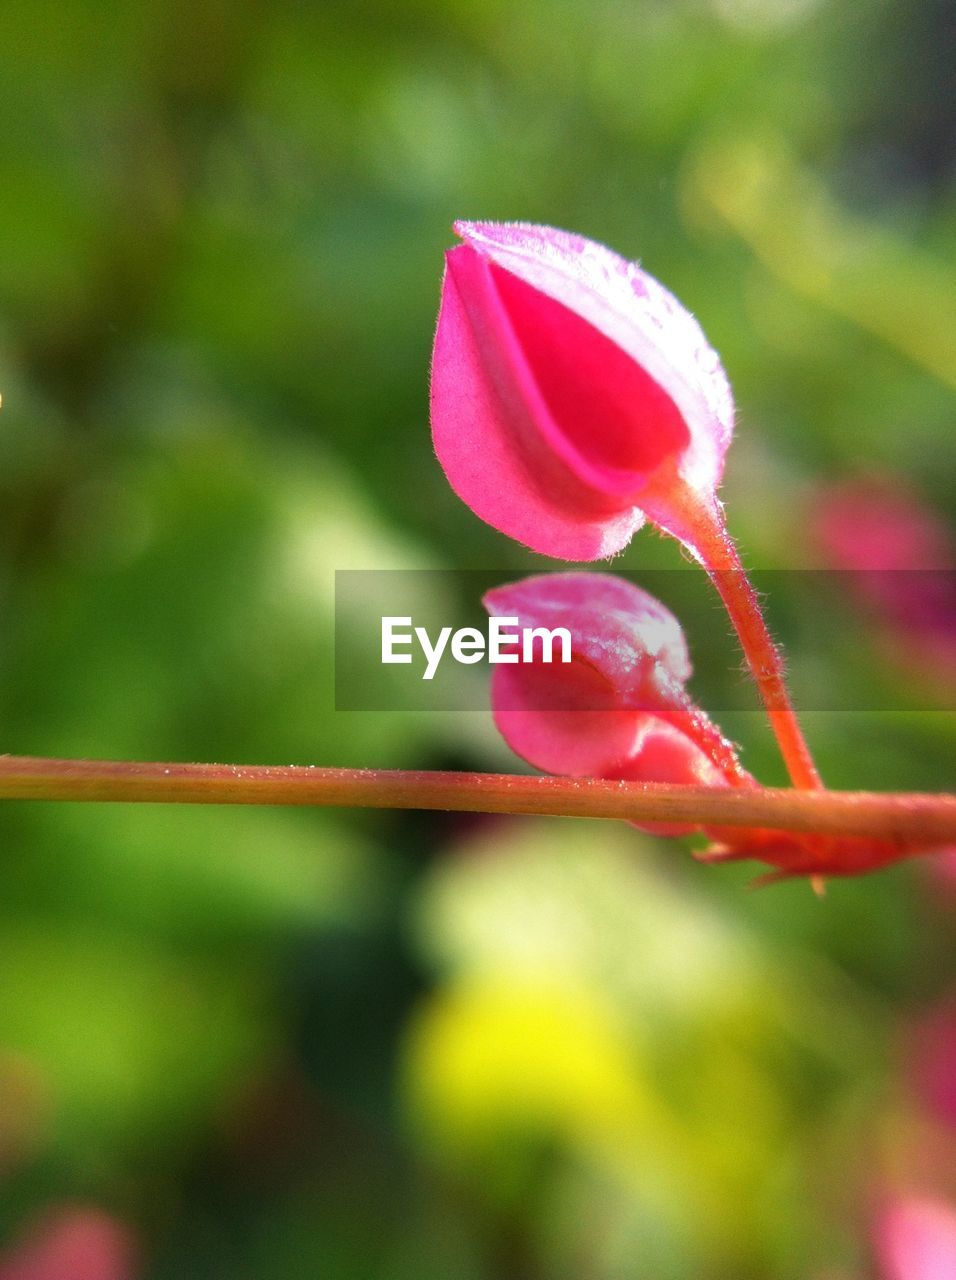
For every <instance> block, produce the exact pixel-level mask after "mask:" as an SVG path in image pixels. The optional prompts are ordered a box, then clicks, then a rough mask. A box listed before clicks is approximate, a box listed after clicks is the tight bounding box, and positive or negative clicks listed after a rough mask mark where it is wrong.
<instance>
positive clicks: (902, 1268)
mask: <svg viewBox="0 0 956 1280" xmlns="http://www.w3.org/2000/svg"><path fill="white" fill-rule="evenodd" d="M877 1247H878V1254H879V1258H880V1262H881V1266H882V1271H881V1275H882V1277H883V1280H953V1277H954V1276H956V1212H954V1210H953V1209H952V1208H951V1207H950V1206H949V1205H948V1204H945V1203H944V1202H943V1201H941V1200H930V1199H917V1198H916V1197H913V1198H910V1199H906V1200H900V1201H898V1202H896V1203H895V1204H893V1205H892V1206H891V1207H890V1208H889V1209H887V1210H886V1211H885V1212H884V1213H883V1215H882V1218H881V1220H880V1222H879V1224H878V1228H877Z"/></svg>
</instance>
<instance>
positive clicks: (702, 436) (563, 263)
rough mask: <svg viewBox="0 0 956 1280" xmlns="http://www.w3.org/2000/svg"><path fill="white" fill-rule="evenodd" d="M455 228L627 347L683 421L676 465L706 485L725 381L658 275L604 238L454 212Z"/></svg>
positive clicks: (722, 425)
mask: <svg viewBox="0 0 956 1280" xmlns="http://www.w3.org/2000/svg"><path fill="white" fill-rule="evenodd" d="M455 231H456V232H457V234H458V235H459V236H461V238H462V239H463V240H464V241H465V242H466V243H467V244H470V245H471V246H472V247H473V248H474V249H475V250H477V252H479V253H481V254H483V255H484V256H485V257H487V258H489V259H490V260H491V261H492V262H495V263H496V264H497V265H498V266H499V267H503V268H504V269H505V270H506V271H509V272H511V273H512V275H515V276H517V277H518V278H519V279H521V280H523V281H524V282H525V283H526V284H528V285H531V286H532V287H533V288H534V289H536V290H538V291H539V292H540V293H543V294H546V295H547V296H548V297H549V298H553V299H554V300H555V301H556V302H560V303H562V304H563V305H564V306H565V307H567V308H568V310H570V311H572V312H574V313H575V314H576V315H578V316H580V317H581V319H583V320H586V321H587V322H588V323H589V324H590V325H592V326H593V327H594V328H595V329H597V330H598V331H599V332H600V333H603V334H604V335H605V337H607V338H610V340H611V341H612V342H613V343H614V344H615V345H616V346H618V347H620V349H621V350H622V351H624V352H625V353H626V354H627V355H628V356H630V357H631V359H632V360H634V361H635V362H636V363H637V365H639V366H640V368H641V369H642V370H644V372H645V373H646V374H647V375H648V377H649V378H650V379H653V381H654V382H656V383H657V384H658V386H659V387H660V388H661V389H662V390H663V391H664V392H665V393H666V395H667V396H668V397H669V398H670V400H672V401H673V403H674V404H675V405H676V406H677V409H678V410H679V412H680V415H681V417H682V418H683V419H684V421H685V423H686V424H687V428H688V430H689V433H690V438H691V440H690V447H689V448H688V449H687V451H686V453H685V455H684V457H683V458H682V460H681V463H680V468H679V469H680V473H681V475H682V476H683V478H684V479H685V480H686V481H687V482H688V483H689V484H690V485H691V486H692V487H693V488H697V489H700V490H713V489H714V488H716V486H717V484H718V482H719V480H720V476H721V472H722V469H723V460H724V455H725V453H726V452H727V448H728V446H729V444H730V439H731V435H732V433H733V417H734V410H733V397H732V395H731V391H730V384H729V383H728V381H727V375H726V374H725V373H724V370H723V366H722V365H721V363H720V359H719V357H718V356H717V354H716V352H715V351H714V350H713V348H712V347H711V346H710V345H709V343H708V342H707V339H706V338H705V337H704V334H703V331H702V330H701V328H700V325H699V324H698V323H697V321H696V320H695V319H694V317H693V316H692V315H691V314H690V312H688V311H687V310H685V308H684V307H682V306H681V304H680V303H679V302H678V301H677V299H676V298H675V297H674V296H673V295H672V294H671V293H669V292H668V291H667V290H666V289H665V288H664V287H663V285H661V284H659V283H658V281H657V280H655V279H654V278H653V276H650V275H648V274H647V272H645V271H642V270H641V269H640V267H639V266H637V264H636V263H633V262H629V261H627V259H625V258H622V257H620V256H619V255H618V254H616V253H613V252H612V251H611V250H610V249H607V248H605V247H604V245H600V244H597V243H595V242H594V241H593V240H587V239H585V238H584V237H583V236H578V235H573V234H571V233H570V232H567V231H559V230H557V229H555V228H553V227H540V226H532V225H529V224H527V223H517V222H514V223H494V222H457V223H456V224H455Z"/></svg>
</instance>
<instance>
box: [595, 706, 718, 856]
mask: <svg viewBox="0 0 956 1280" xmlns="http://www.w3.org/2000/svg"><path fill="white" fill-rule="evenodd" d="M605 776H606V777H609V778H621V779H623V780H625V781H627V782H673V783H678V784H680V785H682V786H690V787H726V786H727V785H728V782H727V779H726V778H725V777H724V776H723V774H722V773H721V772H720V770H719V769H718V768H717V767H716V766H715V765H714V763H713V762H712V761H711V759H710V758H709V757H708V756H707V755H705V753H704V752H703V751H701V749H700V748H699V747H698V746H697V745H696V744H695V743H693V742H691V740H690V738H688V737H687V736H686V734H683V733H681V731H680V730H679V729H676V728H675V727H674V726H673V725H670V724H665V723H664V722H663V721H662V720H656V719H654V718H653V717H652V716H647V717H645V718H644V725H643V731H642V733H641V737H640V742H639V743H638V746H637V749H636V751H635V753H634V755H633V756H632V757H631V759H630V760H629V761H628V762H627V763H626V764H625V765H624V766H623V767H622V768H621V769H619V770H615V771H614V772H611V773H608V774H606V775H605ZM631 825H632V826H635V827H637V829H638V830H639V831H647V832H650V833H651V834H652V835H657V836H685V835H689V834H690V833H691V832H692V831H698V830H700V828H699V826H697V825H695V824H693V823H663V822H643V823H641V822H634V823H632V824H631Z"/></svg>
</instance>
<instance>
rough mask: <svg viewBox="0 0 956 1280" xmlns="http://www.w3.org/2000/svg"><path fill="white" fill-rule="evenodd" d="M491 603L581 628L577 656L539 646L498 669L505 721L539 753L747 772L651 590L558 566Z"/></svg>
mask: <svg viewBox="0 0 956 1280" xmlns="http://www.w3.org/2000/svg"><path fill="white" fill-rule="evenodd" d="M484 603H485V607H486V608H487V610H488V612H489V613H490V614H491V615H492V616H494V617H502V618H517V619H518V625H519V627H521V628H522V629H525V628H542V629H543V630H545V631H547V632H552V631H554V630H556V629H557V628H562V627H563V628H565V629H566V630H567V631H568V632H569V633H570V636H571V661H570V662H569V663H562V662H560V661H551V662H548V661H546V660H545V659H544V652H545V650H544V647H543V646H541V647H537V646H536V647H535V648H534V650H533V653H532V654H531V658H532V660H531V661H523V660H520V661H518V662H516V663H514V664H509V665H499V666H496V667H495V668H494V673H493V675H492V683H491V702H492V709H493V711H494V717H495V723H496V724H497V726H498V728H499V730H500V731H501V734H502V736H503V737H504V738H505V740H506V741H507V743H508V745H509V746H510V747H511V748H512V750H513V751H515V752H516V753H517V754H518V755H520V756H521V757H522V758H523V759H525V760H527V761H528V763H529V764H533V765H534V766H535V767H536V768H539V769H543V770H545V771H546V772H548V773H563V774H571V775H572V776H577V777H603V778H621V779H628V780H631V781H643V782H676V783H689V784H692V785H696V786H727V785H731V784H732V783H733V784H736V785H740V784H741V783H742V782H744V780H747V781H749V778H748V775H746V774H745V773H744V772H743V770H742V769H741V768H740V766H739V764H738V762H737V759H736V756H735V755H734V753H733V749H732V747H731V746H730V744H729V743H727V742H726V740H725V739H723V738H722V737H721V735H720V733H719V731H718V730H717V729H716V728H715V727H714V726H713V725H712V724H711V723H710V722H709V721H708V720H707V718H706V717H705V716H704V714H703V713H702V712H701V711H700V710H699V708H697V707H695V706H694V704H693V703H692V702H691V701H690V699H689V697H688V696H687V694H686V692H685V691H684V684H685V682H686V681H687V679H688V678H689V677H690V674H691V666H690V659H689V657H688V654H687V645H686V643H685V640H684V635H683V632H682V630H681V627H680V624H679V622H678V621H677V619H676V618H675V617H674V615H673V614H672V613H671V612H670V611H669V610H668V609H666V608H665V607H664V606H663V605H662V604H661V603H660V602H659V601H657V600H655V599H654V598H653V597H652V596H649V595H648V594H647V593H646V592H645V591H641V590H640V588H638V587H636V586H633V585H632V584H631V583H629V582H626V581H624V580H622V579H620V578H615V577H611V576H609V575H607V574H597V573H555V574H544V575H541V576H539V577H533V578H525V579H524V580H522V581H521V582H516V583H512V584H511V585H509V586H505V587H498V588H497V589H495V590H494V591H490V592H489V593H488V594H487V595H486V596H485V601H484ZM515 656H517V657H519V658H522V656H523V655H521V654H517V655H515ZM689 829H690V828H687V827H681V828H674V829H668V832H667V833H668V834H678V833H679V832H683V831H686V830H689Z"/></svg>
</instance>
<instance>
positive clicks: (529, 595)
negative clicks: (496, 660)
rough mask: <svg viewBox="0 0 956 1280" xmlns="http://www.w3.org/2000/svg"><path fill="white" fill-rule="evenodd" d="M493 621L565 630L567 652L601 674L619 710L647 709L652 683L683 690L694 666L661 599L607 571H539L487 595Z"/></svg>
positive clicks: (672, 617)
mask: <svg viewBox="0 0 956 1280" xmlns="http://www.w3.org/2000/svg"><path fill="white" fill-rule="evenodd" d="M484 605H485V608H486V609H487V610H488V612H489V613H490V614H491V615H492V616H495V617H503V618H507V617H517V618H519V619H520V625H521V626H522V627H542V626H546V627H548V629H549V630H550V629H552V628H554V627H566V628H567V629H568V630H569V631H570V633H571V651H572V653H573V654H574V655H575V656H576V657H577V658H578V659H579V660H581V661H583V662H587V663H589V664H590V665H591V666H593V667H594V668H595V669H596V670H597V671H599V672H600V673H601V674H602V675H603V676H604V678H605V679H606V680H607V681H608V683H609V684H611V685H612V686H613V688H614V689H615V691H616V695H617V700H618V705H619V706H622V707H626V706H630V707H635V708H641V709H645V710H646V709H647V704H648V701H649V699H652V698H653V697H654V696H655V691H656V687H657V686H656V678H657V677H658V676H659V675H660V674H661V673H663V674H664V675H665V676H666V677H667V678H668V679H670V680H673V681H676V682H677V683H678V684H684V683H685V682H686V681H687V680H689V679H690V675H691V664H690V656H689V654H688V652H687V642H686V640H685V639H684V632H683V630H682V629H681V625H680V623H679V622H678V621H677V619H676V618H675V617H674V615H673V614H672V613H671V611H670V610H669V609H667V608H665V606H664V605H662V604H661V602H660V601H659V600H655V599H654V597H653V596H652V595H649V594H648V593H647V592H646V591H642V590H641V588H640V587H637V586H635V585H634V584H633V583H631V582H628V581H627V580H626V579H625V578H619V577H616V576H614V575H613V574H608V573H543V574H538V575H535V576H533V577H530V578H523V579H522V580H521V581H520V582H513V583H509V584H507V585H506V586H503V587H496V588H495V589H494V590H493V591H489V592H488V593H487V595H486V596H485V598H484Z"/></svg>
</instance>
